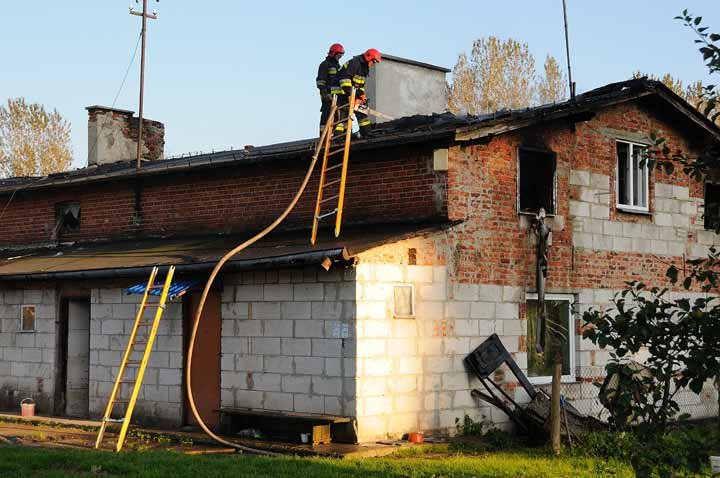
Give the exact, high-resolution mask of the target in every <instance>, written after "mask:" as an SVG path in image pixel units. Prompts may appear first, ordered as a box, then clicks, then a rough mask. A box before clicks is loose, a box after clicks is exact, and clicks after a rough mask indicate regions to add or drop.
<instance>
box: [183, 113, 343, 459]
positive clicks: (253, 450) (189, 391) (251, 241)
mask: <svg viewBox="0 0 720 478" xmlns="http://www.w3.org/2000/svg"><path fill="white" fill-rule="evenodd" d="M333 116H334V115H332V114H331V115H330V119H329V120H328V125H326V127H325V129H324V130H323V134H322V135H321V136H320V141H319V143H318V147H317V148H316V150H315V154H314V155H313V157H312V160H311V161H310V166H309V167H308V170H307V173H306V174H305V178H304V179H303V182H302V184H301V185H300V188H299V189H298V191H297V192H296V193H295V196H294V197H293V199H292V201H290V204H289V205H288V206H287V207H286V208H285V210H284V211H283V212H282V213H281V214H280V215H279V216H278V217H277V218H276V219H275V220H274V221H273V222H272V223H271V224H270V225H268V226H267V227H266V228H265V229H263V230H262V231H260V232H258V233H257V234H255V235H254V236H253V237H251V238H250V239H248V240H247V241H245V242H243V243H242V244H240V245H239V246H237V247H235V248H234V249H232V250H230V251H229V252H228V253H226V254H225V255H224V256H223V257H222V258H221V259H220V260H219V261H218V263H217V264H216V265H215V268H214V269H213V270H212V272H211V273H210V277H209V278H208V280H207V282H206V283H205V289H204V290H203V293H202V296H201V297H200V302H199V303H198V306H197V311H196V312H195V319H194V321H193V327H192V334H191V335H190V343H189V344H188V356H187V370H186V377H185V379H186V380H185V381H186V383H187V396H188V402H189V403H190V409H191V410H192V413H193V416H195V420H197V422H198V424H199V425H200V427H201V428H202V429H203V431H205V433H206V434H207V435H208V436H209V437H210V438H212V439H213V440H215V441H216V442H218V443H221V444H223V445H226V446H229V447H232V448H235V449H236V450H239V451H244V452H247V453H253V454H258V455H270V456H277V455H279V454H278V453H273V452H270V451H266V450H259V449H256V448H251V447H248V446H244V445H241V444H239V443H233V442H231V441H228V440H225V439H224V438H221V437H220V436H218V435H216V434H215V433H213V432H212V430H210V428H208V426H207V424H206V423H205V422H204V421H203V419H202V417H201V416H200V413H198V410H197V407H196V406H195V399H194V397H193V392H192V359H193V350H194V348H195V338H196V336H197V331H198V327H199V325H200V317H201V316H202V312H203V308H204V307H205V300H206V299H207V296H208V293H209V292H210V288H211V287H212V285H213V283H214V282H215V278H216V277H217V275H218V273H220V270H221V269H222V268H223V266H224V265H225V263H226V262H227V261H229V260H230V259H231V258H232V257H233V256H235V255H236V254H238V253H239V252H241V251H243V250H244V249H246V248H247V247H249V246H250V245H252V244H254V243H255V242H257V241H259V240H260V239H262V238H263V237H265V236H266V235H268V234H269V233H270V232H272V231H273V229H275V228H276V227H277V226H278V225H279V224H280V223H281V222H283V221H284V220H285V218H286V217H287V216H288V214H290V212H291V211H292V210H293V209H294V208H295V206H296V205H297V202H298V201H299V200H300V197H301V196H302V194H303V192H305V188H306V187H307V185H308V182H309V181H310V177H311V176H312V173H313V170H314V169H315V164H316V163H317V160H318V156H319V153H320V150H321V149H322V144H323V142H324V140H325V137H326V134H328V131H329V125H330V122H331V121H332V118H333Z"/></svg>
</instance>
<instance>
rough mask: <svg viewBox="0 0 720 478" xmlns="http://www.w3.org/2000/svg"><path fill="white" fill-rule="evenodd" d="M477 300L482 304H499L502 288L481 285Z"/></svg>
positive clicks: (492, 285)
mask: <svg viewBox="0 0 720 478" xmlns="http://www.w3.org/2000/svg"><path fill="white" fill-rule="evenodd" d="M478 292H479V293H478V298H479V299H480V300H481V301H483V302H499V301H501V300H502V297H503V288H502V286H500V285H494V284H481V285H480V287H479V291H478Z"/></svg>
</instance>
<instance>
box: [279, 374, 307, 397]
mask: <svg viewBox="0 0 720 478" xmlns="http://www.w3.org/2000/svg"><path fill="white" fill-rule="evenodd" d="M310 379H311V378H310V377H309V376H297V375H284V376H283V377H282V381H281V386H282V391H283V392H289V393H310Z"/></svg>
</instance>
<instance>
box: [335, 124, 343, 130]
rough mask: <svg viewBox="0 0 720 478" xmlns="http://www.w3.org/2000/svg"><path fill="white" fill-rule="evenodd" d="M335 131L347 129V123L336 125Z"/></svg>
mask: <svg viewBox="0 0 720 478" xmlns="http://www.w3.org/2000/svg"><path fill="white" fill-rule="evenodd" d="M335 131H345V125H344V124H342V123H340V124H338V125H337V126H335Z"/></svg>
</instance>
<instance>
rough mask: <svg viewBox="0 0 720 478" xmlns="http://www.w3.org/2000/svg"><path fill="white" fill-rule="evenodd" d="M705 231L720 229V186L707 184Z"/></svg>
mask: <svg viewBox="0 0 720 478" xmlns="http://www.w3.org/2000/svg"><path fill="white" fill-rule="evenodd" d="M703 219H704V221H705V229H708V230H711V231H717V230H718V229H720V184H713V183H705V212H704V214H703Z"/></svg>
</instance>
